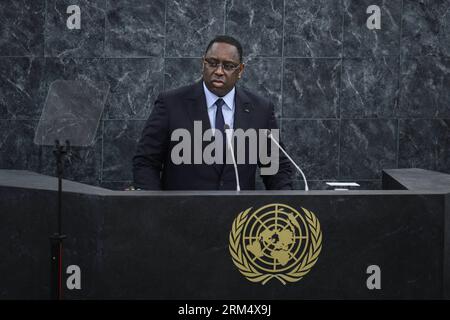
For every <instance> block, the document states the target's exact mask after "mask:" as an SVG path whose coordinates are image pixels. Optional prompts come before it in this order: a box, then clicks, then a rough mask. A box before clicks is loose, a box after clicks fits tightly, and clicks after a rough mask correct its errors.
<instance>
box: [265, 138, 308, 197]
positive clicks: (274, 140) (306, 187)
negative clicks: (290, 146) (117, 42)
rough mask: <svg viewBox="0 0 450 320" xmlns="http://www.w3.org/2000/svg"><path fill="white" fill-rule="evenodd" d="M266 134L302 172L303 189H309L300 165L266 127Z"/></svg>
mask: <svg viewBox="0 0 450 320" xmlns="http://www.w3.org/2000/svg"><path fill="white" fill-rule="evenodd" d="M266 134H267V136H268V137H269V138H270V139H272V141H273V142H275V144H276V145H277V147H278V148H279V149H280V150H281V151H283V153H284V155H285V156H286V157H287V158H288V159H289V161H291V163H292V164H293V165H294V167H295V168H296V169H297V170H298V171H299V172H300V173H301V174H302V177H303V182H305V191H309V188H308V182H307V181H306V177H305V174H304V173H303V171H302V169H300V167H299V166H298V165H297V164H296V163H295V162H294V160H292V158H291V157H290V156H289V155H288V154H287V152H286V151H285V150H284V149H283V147H282V146H280V144H279V143H278V141H277V140H276V139H275V138H274V137H273V136H272V132H270V130H269V129H266Z"/></svg>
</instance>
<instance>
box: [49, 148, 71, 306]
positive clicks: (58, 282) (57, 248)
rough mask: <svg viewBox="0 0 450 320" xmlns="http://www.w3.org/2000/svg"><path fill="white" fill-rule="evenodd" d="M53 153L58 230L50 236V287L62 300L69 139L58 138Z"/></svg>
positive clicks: (55, 296) (56, 297)
mask: <svg viewBox="0 0 450 320" xmlns="http://www.w3.org/2000/svg"><path fill="white" fill-rule="evenodd" d="M53 154H54V155H55V158H56V175H57V176H58V216H57V222H58V231H57V232H56V233H54V234H53V235H52V236H51V237H50V254H51V275H50V281H51V283H50V288H51V298H52V299H54V300H61V299H62V298H63V283H62V272H63V270H62V251H63V240H64V239H65V238H66V236H65V235H64V234H63V233H62V177H63V172H64V157H65V156H66V155H68V154H70V143H69V141H68V140H66V145H65V146H62V145H60V144H59V140H56V141H55V149H54V150H53Z"/></svg>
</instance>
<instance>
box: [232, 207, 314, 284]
mask: <svg viewBox="0 0 450 320" xmlns="http://www.w3.org/2000/svg"><path fill="white" fill-rule="evenodd" d="M251 209H252V208H248V209H246V210H244V211H242V212H241V213H239V215H238V216H237V217H236V219H235V220H234V221H233V225H232V228H231V232H230V237H229V238H230V239H229V240H230V243H229V250H230V254H231V257H232V260H233V263H234V264H235V266H236V267H237V268H238V270H239V271H240V272H241V273H242V274H243V275H244V276H245V277H246V278H247V279H248V280H249V281H251V282H261V283H262V284H263V285H264V284H266V283H267V282H268V281H269V280H271V279H273V278H276V279H278V280H279V281H280V282H281V283H282V284H284V285H286V284H287V283H288V282H296V281H299V280H300V279H302V278H303V277H304V276H305V275H306V274H307V273H308V272H309V271H310V270H311V269H312V267H313V266H314V265H315V264H316V262H317V260H318V259H319V254H320V252H321V250H322V231H321V229H320V223H319V220H318V219H317V217H316V216H315V215H314V213H313V212H311V211H309V210H307V209H305V208H303V207H302V210H303V212H304V213H305V218H306V222H307V224H308V228H309V230H310V232H311V241H310V244H309V248H308V249H307V253H306V255H305V256H304V258H303V259H302V261H300V262H299V263H298V265H296V266H294V267H293V268H292V269H291V270H290V271H289V272H284V273H281V272H280V273H276V274H270V273H262V272H260V271H259V270H258V269H257V268H256V267H255V266H254V265H252V263H251V262H249V261H248V259H247V258H246V257H245V254H244V252H243V250H242V243H241V237H242V229H243V228H244V225H245V222H246V221H247V220H248V218H249V214H250V211H251Z"/></svg>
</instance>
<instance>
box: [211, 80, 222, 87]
mask: <svg viewBox="0 0 450 320" xmlns="http://www.w3.org/2000/svg"><path fill="white" fill-rule="evenodd" d="M211 82H212V84H213V85H215V86H223V84H224V82H223V81H221V80H212V81H211Z"/></svg>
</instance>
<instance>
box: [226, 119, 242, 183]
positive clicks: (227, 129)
mask: <svg viewBox="0 0 450 320" xmlns="http://www.w3.org/2000/svg"><path fill="white" fill-rule="evenodd" d="M223 128H224V129H225V130H224V131H225V135H226V137H227V147H228V148H229V149H230V152H231V158H232V159H233V166H234V175H235V176H236V191H241V187H240V185H239V173H238V169H237V163H236V159H235V158H234V151H233V145H232V144H231V136H230V134H228V133H229V132H230V131H231V129H230V126H229V125H227V124H225V125H224V126H223ZM225 158H226V156H225Z"/></svg>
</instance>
